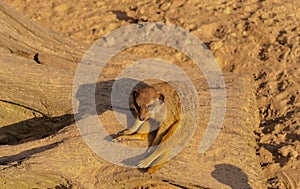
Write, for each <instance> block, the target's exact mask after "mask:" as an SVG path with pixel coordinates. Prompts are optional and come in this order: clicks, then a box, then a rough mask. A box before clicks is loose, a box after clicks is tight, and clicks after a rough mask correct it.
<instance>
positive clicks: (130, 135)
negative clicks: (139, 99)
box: [115, 120, 148, 141]
mask: <svg viewBox="0 0 300 189" xmlns="http://www.w3.org/2000/svg"><path fill="white" fill-rule="evenodd" d="M143 123H144V121H139V120H136V121H135V124H134V126H133V127H131V128H130V129H129V130H125V131H123V132H121V133H120V134H119V136H117V137H116V138H115V140H117V141H123V140H144V139H146V138H147V137H148V133H145V132H141V133H136V132H137V131H138V130H139V129H140V128H141V127H142V125H143Z"/></svg>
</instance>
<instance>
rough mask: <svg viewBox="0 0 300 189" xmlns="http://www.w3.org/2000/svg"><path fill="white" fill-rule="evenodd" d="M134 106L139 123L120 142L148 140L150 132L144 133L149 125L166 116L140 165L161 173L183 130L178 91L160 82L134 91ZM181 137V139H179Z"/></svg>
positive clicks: (121, 134)
mask: <svg viewBox="0 0 300 189" xmlns="http://www.w3.org/2000/svg"><path fill="white" fill-rule="evenodd" d="M132 96H133V107H134V109H135V112H136V121H135V124H134V125H133V126H132V127H131V128H130V129H128V130H125V131H124V132H121V133H120V135H119V136H118V137H117V140H119V141H120V140H130V139H140V140H143V139H147V138H148V135H149V132H148V133H145V132H140V130H143V129H142V127H143V125H144V123H145V122H147V121H149V119H151V118H154V119H155V117H156V116H157V115H162V114H164V115H163V118H164V119H163V120H162V122H161V123H160V126H159V128H158V130H157V131H156V134H155V137H154V140H153V141H152V143H151V144H150V148H149V149H148V153H149V154H150V155H149V156H148V157H147V158H146V159H144V160H142V161H140V162H139V164H138V167H139V168H148V167H149V169H148V171H147V172H148V173H150V174H151V173H153V172H155V171H156V170H158V169H159V168H160V167H161V166H162V165H163V164H164V163H165V162H166V161H167V160H168V159H169V156H170V152H171V149H172V147H174V145H176V141H175V140H177V139H176V138H174V137H173V138H172V135H174V133H175V132H176V130H177V129H178V127H180V118H181V106H180V98H179V96H178V94H177V93H176V91H175V90H174V88H173V87H172V86H171V85H169V84H168V83H158V84H155V85H154V86H151V87H145V88H141V89H138V90H134V91H133V92H132ZM177 137H178V136H177Z"/></svg>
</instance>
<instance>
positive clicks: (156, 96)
mask: <svg viewBox="0 0 300 189" xmlns="http://www.w3.org/2000/svg"><path fill="white" fill-rule="evenodd" d="M132 95H133V102H134V108H135V110H136V113H137V118H138V119H139V120H140V121H147V120H148V119H150V118H151V117H152V116H153V115H154V114H155V113H157V112H158V111H159V110H160V108H161V105H162V104H163V103H164V95H162V94H161V93H160V92H158V91H157V90H156V89H154V88H152V87H148V88H143V89H139V90H134V91H133V92H132Z"/></svg>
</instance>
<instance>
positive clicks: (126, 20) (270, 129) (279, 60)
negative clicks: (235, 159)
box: [4, 0, 300, 188]
mask: <svg viewBox="0 0 300 189" xmlns="http://www.w3.org/2000/svg"><path fill="white" fill-rule="evenodd" d="M4 1H5V2H6V3H8V4H9V5H11V6H12V7H14V8H16V9H17V10H18V11H20V12H23V13H24V14H25V15H26V16H28V17H29V18H30V19H32V20H33V21H35V22H37V23H39V24H41V25H43V26H45V27H48V28H50V29H52V30H54V31H56V32H59V33H62V34H64V35H66V36H69V37H72V38H74V39H76V40H79V41H81V42H84V43H86V44H92V43H93V42H94V41H95V40H96V39H98V38H99V37H101V36H103V35H105V34H107V33H109V32H110V31H112V30H113V29H116V28H119V27H121V26H125V25H128V24H130V23H137V22H144V21H151V22H162V23H167V24H175V25H178V26H180V27H183V28H184V29H186V30H188V31H190V32H191V33H193V34H195V35H196V36H197V37H199V39H200V40H202V41H203V42H205V43H206V44H207V45H208V46H209V48H210V49H211V51H212V53H213V54H214V56H215V57H216V59H217V61H218V63H219V65H220V66H221V68H222V70H223V72H233V73H241V74H250V75H252V76H253V77H252V79H251V80H249V82H253V83H254V84H255V86H256V89H257V92H256V98H257V104H258V107H259V112H260V127H259V129H258V130H256V131H254V132H255V134H256V135H257V155H258V156H259V157H260V161H261V168H262V169H263V171H264V174H265V179H266V182H267V183H268V187H269V188H294V187H296V186H297V184H299V183H300V176H299V172H300V161H299V160H300V155H299V154H300V95H299V90H300V82H299V81H300V11H299V7H300V1H297V0H286V1H282V0H273V1H265V0H247V1H244V0H218V1H211V0H202V1H192V0H189V1H180V0H174V1H168V0H165V1H163V0H141V1H130V0H123V1H114V2H111V1H108V0H103V1H73V0H65V1H62V0H49V1H41V0H34V1H33V0H4ZM158 53H163V52H158ZM258 169H259V168H258ZM298 186H299V185H298Z"/></svg>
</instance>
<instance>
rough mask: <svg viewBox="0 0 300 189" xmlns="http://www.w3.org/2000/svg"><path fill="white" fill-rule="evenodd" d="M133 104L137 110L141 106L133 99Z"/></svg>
mask: <svg viewBox="0 0 300 189" xmlns="http://www.w3.org/2000/svg"><path fill="white" fill-rule="evenodd" d="M134 106H135V108H136V110H137V111H140V109H141V107H140V106H139V105H138V104H137V103H136V101H134Z"/></svg>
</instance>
